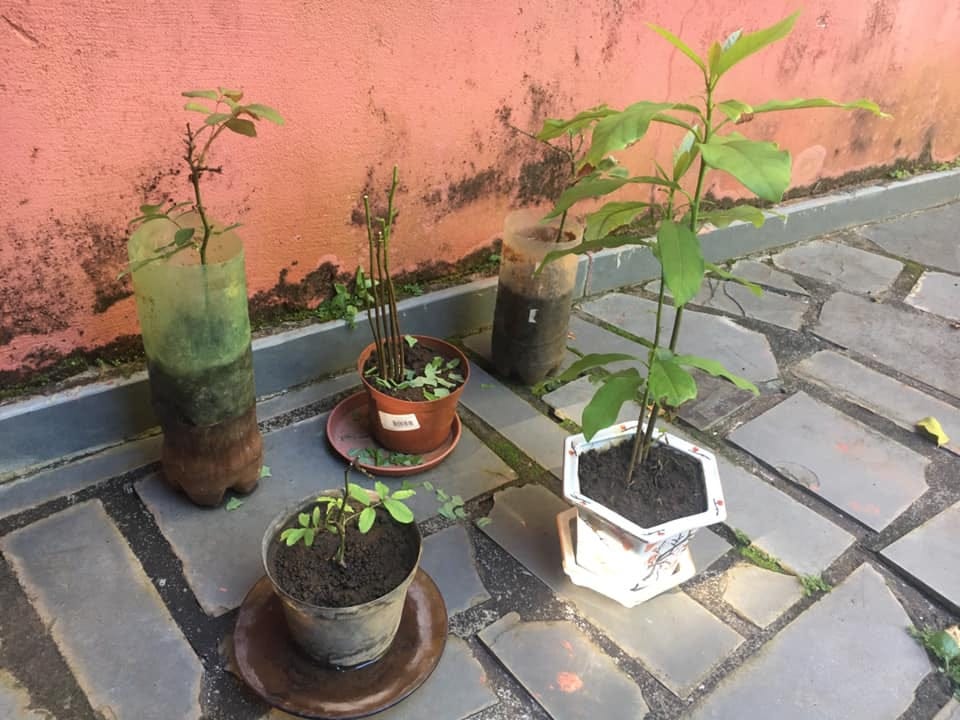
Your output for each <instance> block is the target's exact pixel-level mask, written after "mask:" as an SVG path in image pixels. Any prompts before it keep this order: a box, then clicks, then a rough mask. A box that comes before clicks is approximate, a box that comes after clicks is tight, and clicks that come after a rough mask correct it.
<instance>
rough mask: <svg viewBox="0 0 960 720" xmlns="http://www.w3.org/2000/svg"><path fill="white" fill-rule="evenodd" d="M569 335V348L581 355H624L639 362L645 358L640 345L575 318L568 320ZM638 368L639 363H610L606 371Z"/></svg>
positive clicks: (644, 351) (643, 350) (645, 351)
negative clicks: (631, 356) (630, 356)
mask: <svg viewBox="0 0 960 720" xmlns="http://www.w3.org/2000/svg"><path fill="white" fill-rule="evenodd" d="M570 335H571V337H570V347H572V348H574V349H575V350H576V351H577V352H579V353H580V354H582V355H589V354H590V353H626V354H627V355H636V356H637V357H638V358H640V359H641V360H642V359H643V358H646V356H647V349H646V348H645V347H643V345H641V344H640V343H637V342H634V341H633V340H629V339H627V338H625V337H623V336H622V335H617V334H616V333H614V332H610V331H609V330H605V329H604V328H602V327H600V326H599V325H595V324H593V323H592V322H589V321H587V320H584V319H583V318H580V317H577V316H573V317H571V318H570ZM639 366H640V362H639V361H638V362H631V361H623V362H617V363H610V365H608V366H607V369H609V370H610V371H611V372H613V371H616V370H622V369H624V368H628V367H639Z"/></svg>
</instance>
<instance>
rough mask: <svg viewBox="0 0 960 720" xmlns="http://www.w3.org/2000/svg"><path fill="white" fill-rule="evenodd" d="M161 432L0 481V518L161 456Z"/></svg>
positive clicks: (93, 483)
mask: <svg viewBox="0 0 960 720" xmlns="http://www.w3.org/2000/svg"><path fill="white" fill-rule="evenodd" d="M162 440H163V438H162V437H161V436H160V435H154V436H152V437H148V438H143V439H142V440H135V441H133V442H129V443H124V444H123V445H119V446H117V447H114V448H110V449H108V450H104V451H103V452H100V453H97V454H96V455H92V456H90V457H88V458H84V459H83V460H77V461H75V462H71V463H68V464H67V465H62V466H60V467H57V468H53V469H51V470H45V471H43V472H39V473H37V474H35V475H28V476H26V477H24V478H21V479H19V480H14V481H12V482H9V483H4V484H0V519H2V518H5V517H9V516H10V515H15V514H16V513H19V512H23V511H24V510H28V509H30V508H32V507H36V506H37V505H42V504H43V503H45V502H49V501H50V500H55V499H56V498H58V497H61V496H63V495H69V494H71V493H75V492H79V491H80V490H83V489H84V488H87V487H90V486H92V485H96V484H97V483H99V482H102V481H103V480H108V479H110V478H112V477H114V476H116V475H120V474H122V473H125V472H128V471H129V470H134V469H136V468H138V467H143V466H144V465H148V464H150V463H152V462H155V461H157V460H159V459H160V444H161V443H162Z"/></svg>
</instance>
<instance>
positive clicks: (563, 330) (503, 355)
mask: <svg viewBox="0 0 960 720" xmlns="http://www.w3.org/2000/svg"><path fill="white" fill-rule="evenodd" d="M552 122H555V121H551V120H547V122H546V123H545V124H544V127H543V129H542V130H541V131H540V133H539V134H538V135H531V134H529V133H527V132H525V131H523V130H521V129H520V128H516V127H513V126H510V127H511V128H512V129H513V130H514V131H515V132H518V133H520V134H521V135H525V136H527V137H529V138H531V139H533V140H537V141H539V142H541V143H543V144H544V146H545V147H546V148H547V149H548V150H549V151H550V152H552V153H555V154H557V155H558V159H562V160H563V163H564V165H565V166H568V167H569V176H568V181H569V183H573V182H574V181H575V180H576V178H577V161H578V159H579V158H578V154H579V152H580V150H581V149H582V148H583V142H584V138H583V134H582V132H581V130H580V128H578V127H576V126H564V127H555V126H553V125H552V124H551V123H552ZM560 137H565V138H566V141H567V146H566V147H564V146H563V144H554V143H552V142H550V141H551V140H554V139H556V138H560ZM582 237H583V224H582V223H581V222H579V220H575V219H573V218H570V217H568V214H567V212H566V211H564V212H562V213H561V214H560V215H559V217H556V216H554V217H551V218H549V219H547V220H543V219H542V218H541V217H540V214H539V213H537V212H536V211H534V210H531V209H526V210H517V211H515V212H512V213H510V214H509V215H507V217H506V221H505V223H504V228H503V245H502V247H501V250H500V273H499V278H498V282H497V300H496V304H495V306H494V311H493V331H492V337H491V341H490V354H491V360H492V361H493V364H494V367H496V369H497V372H498V373H499V374H500V375H502V376H504V377H510V376H514V377H517V378H519V379H520V381H521V382H523V383H525V384H527V385H535V384H536V383H538V382H540V381H541V380H543V379H544V378H546V377H547V376H548V375H550V374H551V373H553V372H555V371H556V370H557V369H559V367H560V363H561V362H563V358H564V354H565V352H566V349H567V328H568V326H569V324H570V305H571V303H572V302H573V291H574V286H575V285H576V280H577V258H576V256H575V255H566V256H564V257H562V258H560V259H558V260H557V261H556V262H553V263H550V265H549V266H547V267H545V268H543V270H542V271H541V272H539V273H538V272H535V271H536V270H537V268H538V267H539V266H540V265H541V264H542V262H543V260H544V258H545V257H546V256H547V254H548V253H550V252H551V251H555V250H569V249H572V248H574V247H576V246H577V245H578V244H579V243H580V241H581V240H582Z"/></svg>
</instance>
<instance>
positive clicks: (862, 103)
mask: <svg viewBox="0 0 960 720" xmlns="http://www.w3.org/2000/svg"><path fill="white" fill-rule="evenodd" d="M805 108H839V109H841V110H866V111H868V112H871V113H873V114H874V115H876V116H877V117H884V118H888V117H890V115H888V114H887V113H885V112H883V110H881V109H880V106H879V105H877V104H876V103H875V102H873V101H872V100H867V99H866V98H861V99H860V100H854V101H853V102H846V103H845V102H837V101H836V100H828V99H827V98H794V99H793V100H769V101H767V102H765V103H760V104H759V105H754V106H753V108H752V109H751V110H750V112H751V113H753V114H754V115H756V114H758V113H768V112H779V111H781V110H803V109H805Z"/></svg>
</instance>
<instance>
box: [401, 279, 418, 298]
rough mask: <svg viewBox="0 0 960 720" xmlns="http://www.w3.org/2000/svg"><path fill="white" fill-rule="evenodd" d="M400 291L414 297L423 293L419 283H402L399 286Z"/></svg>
mask: <svg viewBox="0 0 960 720" xmlns="http://www.w3.org/2000/svg"><path fill="white" fill-rule="evenodd" d="M400 292H401V293H402V294H403V295H413V296H414V297H419V296H420V295H423V286H422V285H420V283H417V282H412V283H404V284H403V285H401V286H400Z"/></svg>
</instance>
